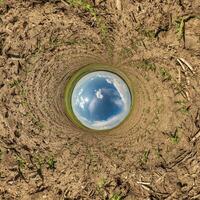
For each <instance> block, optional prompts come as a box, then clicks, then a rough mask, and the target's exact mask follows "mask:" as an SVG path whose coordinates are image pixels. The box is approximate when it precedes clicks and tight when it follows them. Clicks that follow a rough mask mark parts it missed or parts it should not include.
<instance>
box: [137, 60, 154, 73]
mask: <svg viewBox="0 0 200 200" xmlns="http://www.w3.org/2000/svg"><path fill="white" fill-rule="evenodd" d="M137 67H138V68H142V69H144V70H145V71H149V70H150V71H153V72H155V71H156V65H155V64H154V63H153V62H152V61H150V60H148V59H143V60H142V61H141V62H139V63H138V64H137Z"/></svg>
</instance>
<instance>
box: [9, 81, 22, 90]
mask: <svg viewBox="0 0 200 200" xmlns="http://www.w3.org/2000/svg"><path fill="white" fill-rule="evenodd" d="M20 83H21V80H18V79H17V80H14V81H13V82H12V83H10V87H11V88H13V87H17V86H19V84H20Z"/></svg>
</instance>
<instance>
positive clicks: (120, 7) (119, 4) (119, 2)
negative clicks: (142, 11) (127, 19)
mask: <svg viewBox="0 0 200 200" xmlns="http://www.w3.org/2000/svg"><path fill="white" fill-rule="evenodd" d="M116 8H117V10H122V2H121V0H116Z"/></svg>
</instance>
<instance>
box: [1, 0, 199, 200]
mask: <svg viewBox="0 0 200 200" xmlns="http://www.w3.org/2000/svg"><path fill="white" fill-rule="evenodd" d="M0 2H1V3H0V199H2V200H3V199H5V200H40V199H47V200H58V199H60V200H72V199H77V200H78V199H89V200H95V199H98V200H100V199H102V200H103V199H105V200H120V199H126V200H137V199H138V200H139V199H142V200H143V199H168V200H171V199H180V200H183V199H185V200H188V199H189V200H190V199H196V200H197V199H200V1H199V0H192V1H191V0H93V1H83V0H49V1H48V0H46V1H45V0H27V1H26V0H3V1H2V0H1V1H0ZM92 63H100V64H105V65H111V66H113V67H116V68H118V69H120V70H122V71H124V73H126V74H127V75H128V76H129V79H131V81H132V82H133V84H134V92H135V107H134V110H133V112H132V114H131V116H130V117H129V119H128V120H127V121H126V122H125V123H124V124H122V126H120V127H119V128H117V129H114V130H113V131H110V132H107V133H95V132H87V131H84V130H81V129H79V128H77V127H76V126H74V125H73V124H72V123H71V122H70V121H69V120H68V118H67V116H66V114H65V110H64V89H65V86H66V84H67V80H68V79H69V77H70V76H71V75H72V74H73V72H75V71H76V70H77V69H80V68H81V67H83V66H85V65H87V64H92Z"/></svg>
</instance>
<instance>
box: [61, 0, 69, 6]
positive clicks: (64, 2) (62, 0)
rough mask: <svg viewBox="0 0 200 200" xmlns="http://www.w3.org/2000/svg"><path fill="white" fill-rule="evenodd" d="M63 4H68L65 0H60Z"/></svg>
mask: <svg viewBox="0 0 200 200" xmlns="http://www.w3.org/2000/svg"><path fill="white" fill-rule="evenodd" d="M60 1H61V2H62V3H63V4H65V5H66V6H69V4H68V3H67V2H66V1H65V0H60Z"/></svg>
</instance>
